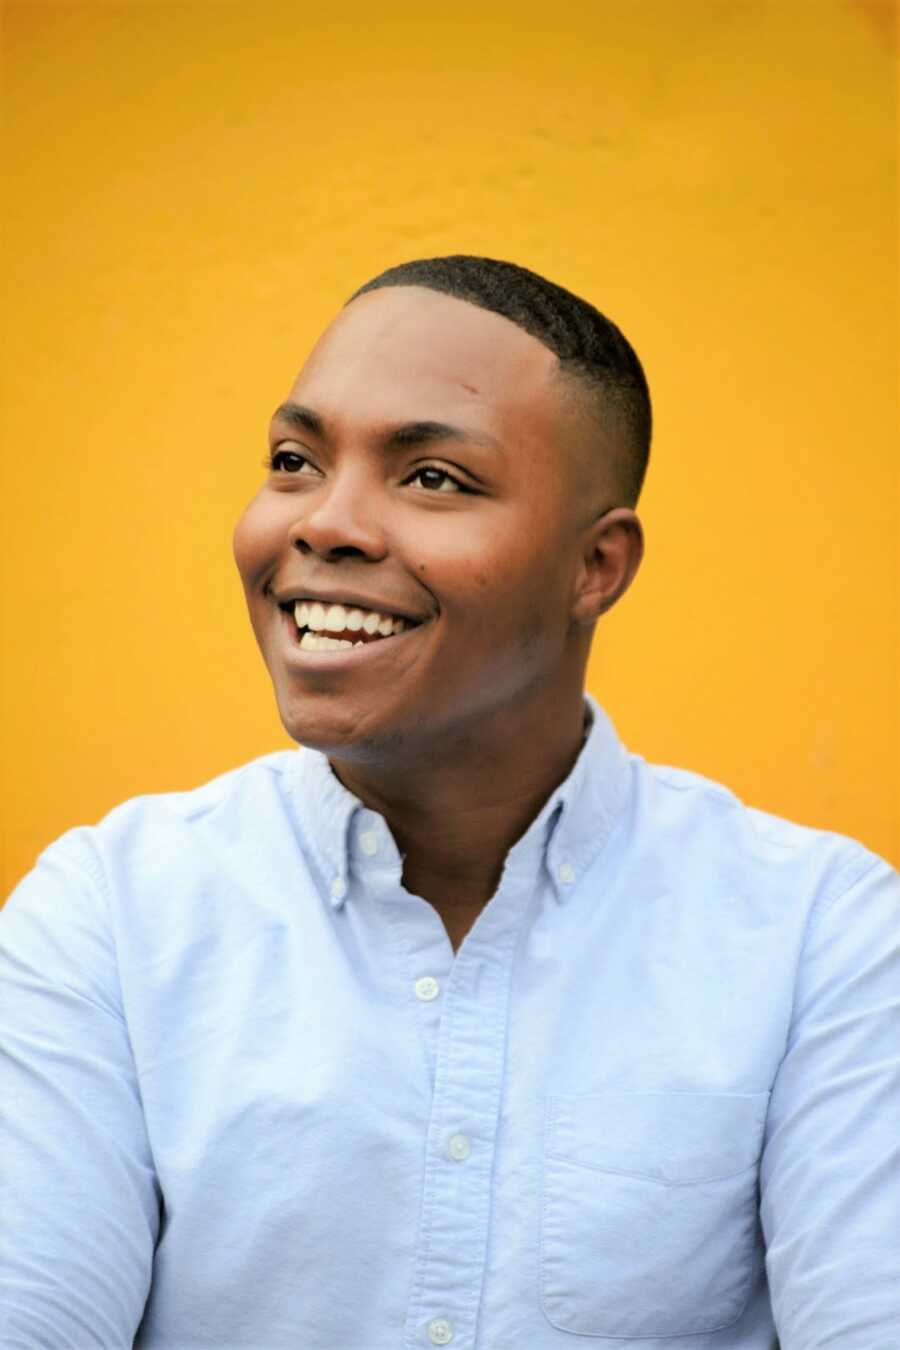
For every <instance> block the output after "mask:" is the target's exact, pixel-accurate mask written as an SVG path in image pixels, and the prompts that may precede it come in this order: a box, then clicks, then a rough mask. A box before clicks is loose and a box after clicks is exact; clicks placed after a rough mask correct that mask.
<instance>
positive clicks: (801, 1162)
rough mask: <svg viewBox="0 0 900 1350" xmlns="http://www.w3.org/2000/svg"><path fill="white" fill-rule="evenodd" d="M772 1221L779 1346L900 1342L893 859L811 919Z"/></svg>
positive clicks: (898, 905)
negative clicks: (890, 864) (891, 865)
mask: <svg viewBox="0 0 900 1350" xmlns="http://www.w3.org/2000/svg"><path fill="white" fill-rule="evenodd" d="M872 856H873V855H869V857H872ZM760 1221H761V1224H762V1229H763V1234H764V1238H765V1243H766V1269H767V1273H768V1279H769V1290H770V1296H771V1300H772V1309H773V1313H774V1317H775V1323H776V1327H777V1330H778V1336H779V1342H780V1346H781V1350H824V1347H828V1350H890V1347H893V1346H900V1274H898V1272H900V876H898V875H897V873H896V872H895V871H894V870H893V869H892V868H891V867H890V866H889V865H888V864H887V863H886V862H884V861H883V860H881V859H876V861H875V863H874V865H872V866H870V867H869V868H868V870H867V871H866V872H865V873H864V875H863V876H862V877H860V878H859V879H858V880H856V881H855V882H854V883H853V884H852V885H851V886H850V887H849V889H845V890H844V891H843V892H842V893H840V894H839V895H838V897H837V899H834V900H832V901H830V902H827V901H826V902H824V903H821V904H820V905H819V906H817V907H816V908H814V909H813V911H812V913H811V915H810V919H809V925H808V929H807V935H806V941H805V944H804V950H803V953H802V956H801V959H800V964H799V969H798V972H797V984H796V992H795V1000H794V1009H793V1017H792V1022H791V1029H790V1034H789V1037H788V1043H787V1049H786V1052H785V1055H784V1057H783V1060H782V1062H781V1065H780V1067H779V1071H778V1074H777V1076H776V1079H775V1083H774V1085H773V1089H772V1095H771V1099H770V1104H769V1117H768V1122H767V1137H766V1144H765V1148H764V1151H763V1156H762V1162H761V1172H760Z"/></svg>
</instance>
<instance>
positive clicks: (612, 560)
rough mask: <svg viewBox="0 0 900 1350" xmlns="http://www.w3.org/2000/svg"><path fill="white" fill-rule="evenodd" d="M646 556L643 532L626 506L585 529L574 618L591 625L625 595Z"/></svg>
mask: <svg viewBox="0 0 900 1350" xmlns="http://www.w3.org/2000/svg"><path fill="white" fill-rule="evenodd" d="M643 556H644V531H643V527H642V525H641V522H640V521H639V520H638V518H637V516H636V515H635V513H634V512H633V511H632V510H631V509H630V507H627V506H616V507H613V509H612V510H611V511H606V512H605V513H604V514H603V515H602V516H600V517H599V519H597V520H595V521H594V523H593V525H590V526H589V527H588V529H586V530H585V532H584V544H583V549H582V554H581V559H580V562H579V568H578V573H577V576H576V580H575V589H574V593H573V597H572V611H571V613H572V619H573V621H574V622H575V623H580V624H585V625H590V624H592V623H594V622H595V620H596V619H599V617H600V615H601V614H605V613H606V611H607V610H608V609H611V608H612V606H613V605H614V604H615V603H616V601H617V600H618V599H619V596H621V595H624V594H625V592H626V591H627V589H628V587H629V586H630V585H631V583H632V581H633V580H634V577H635V574H636V573H637V570H638V568H639V567H640V565H641V559H642V558H643Z"/></svg>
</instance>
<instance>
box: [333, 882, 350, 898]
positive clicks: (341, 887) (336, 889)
mask: <svg viewBox="0 0 900 1350" xmlns="http://www.w3.org/2000/svg"><path fill="white" fill-rule="evenodd" d="M346 889H347V887H346V884H345V882H344V878H343V877H335V879H334V881H333V882H332V883H331V894H332V895H333V896H334V898H335V900H340V899H341V897H342V896H343V894H344V892H345V891H346Z"/></svg>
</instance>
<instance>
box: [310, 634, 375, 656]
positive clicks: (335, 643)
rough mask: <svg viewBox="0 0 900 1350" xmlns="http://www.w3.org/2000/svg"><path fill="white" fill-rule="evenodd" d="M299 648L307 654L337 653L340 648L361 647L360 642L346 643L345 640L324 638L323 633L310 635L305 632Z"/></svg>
mask: <svg viewBox="0 0 900 1350" xmlns="http://www.w3.org/2000/svg"><path fill="white" fill-rule="evenodd" d="M300 646H301V647H302V648H303V649H304V651H308V652H325V651H337V650H338V649H339V648H341V647H361V646H362V643H361V642H348V641H347V639H346V638H333V637H326V636H325V634H324V633H311V632H309V630H307V631H306V632H305V633H304V634H303V636H302V638H301V639H300Z"/></svg>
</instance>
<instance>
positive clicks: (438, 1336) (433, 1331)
mask: <svg viewBox="0 0 900 1350" xmlns="http://www.w3.org/2000/svg"><path fill="white" fill-rule="evenodd" d="M428 1339H429V1340H430V1341H431V1343H432V1345H449V1343H450V1341H452V1340H453V1326H452V1324H451V1323H450V1322H448V1321H447V1319H446V1317H432V1319H431V1321H430V1322H429V1323H428Z"/></svg>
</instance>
